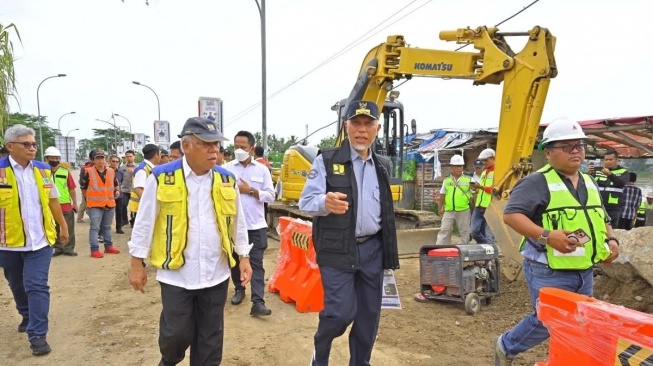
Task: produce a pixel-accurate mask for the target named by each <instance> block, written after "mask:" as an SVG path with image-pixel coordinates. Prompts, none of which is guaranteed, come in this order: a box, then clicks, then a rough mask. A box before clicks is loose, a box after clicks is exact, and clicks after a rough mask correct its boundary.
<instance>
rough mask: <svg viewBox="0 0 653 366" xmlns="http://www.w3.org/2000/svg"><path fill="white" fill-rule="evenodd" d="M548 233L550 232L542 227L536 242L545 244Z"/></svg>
mask: <svg viewBox="0 0 653 366" xmlns="http://www.w3.org/2000/svg"><path fill="white" fill-rule="evenodd" d="M549 233H551V232H550V231H549V230H547V229H544V231H543V232H542V235H540V237H539V238H537V242H538V243H540V244H541V245H542V246H545V245H546V241H547V240H548V239H549Z"/></svg>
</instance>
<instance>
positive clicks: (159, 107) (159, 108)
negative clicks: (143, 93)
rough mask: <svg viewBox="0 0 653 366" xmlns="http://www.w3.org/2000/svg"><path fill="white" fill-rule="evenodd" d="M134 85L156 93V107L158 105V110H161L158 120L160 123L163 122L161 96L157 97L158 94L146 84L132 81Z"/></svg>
mask: <svg viewBox="0 0 653 366" xmlns="http://www.w3.org/2000/svg"><path fill="white" fill-rule="evenodd" d="M132 84H136V85H140V86H144V87H146V88H148V89H150V90H151V91H152V93H154V96H155V97H156V105H157V107H158V110H159V119H158V120H159V121H160V120H161V103H159V96H158V95H156V92H155V91H154V89H152V88H150V87H149V86H147V85H145V84H141V83H139V82H138V81H132Z"/></svg>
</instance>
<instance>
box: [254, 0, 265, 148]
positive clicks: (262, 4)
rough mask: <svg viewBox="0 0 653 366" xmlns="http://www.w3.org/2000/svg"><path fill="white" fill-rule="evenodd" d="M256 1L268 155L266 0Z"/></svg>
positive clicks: (262, 115) (262, 106)
mask: <svg viewBox="0 0 653 366" xmlns="http://www.w3.org/2000/svg"><path fill="white" fill-rule="evenodd" d="M254 1H256V6H257V7H258V13H259V15H260V16H261V124H262V126H261V127H262V128H261V129H262V132H261V138H262V139H263V151H264V152H266V153H267V150H268V138H267V136H268V135H267V106H268V103H267V91H266V90H267V86H266V68H265V65H266V60H265V59H266V52H265V0H261V2H260V4H259V0H254Z"/></svg>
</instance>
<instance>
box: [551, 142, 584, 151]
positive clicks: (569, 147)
mask: <svg viewBox="0 0 653 366" xmlns="http://www.w3.org/2000/svg"><path fill="white" fill-rule="evenodd" d="M586 146H587V144H586V143H580V144H574V145H562V146H549V148H550V149H560V150H562V151H564V152H566V153H567V154H571V153H572V151H574V150H576V151H579V152H580V151H585V147H586Z"/></svg>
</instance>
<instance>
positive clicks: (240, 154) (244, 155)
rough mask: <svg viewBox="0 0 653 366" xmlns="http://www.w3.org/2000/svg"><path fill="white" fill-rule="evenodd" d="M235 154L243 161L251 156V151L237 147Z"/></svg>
mask: <svg viewBox="0 0 653 366" xmlns="http://www.w3.org/2000/svg"><path fill="white" fill-rule="evenodd" d="M234 156H235V157H236V160H238V161H240V162H241V163H242V162H243V161H245V160H247V159H248V158H249V153H248V152H247V151H245V150H243V149H236V151H234Z"/></svg>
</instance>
